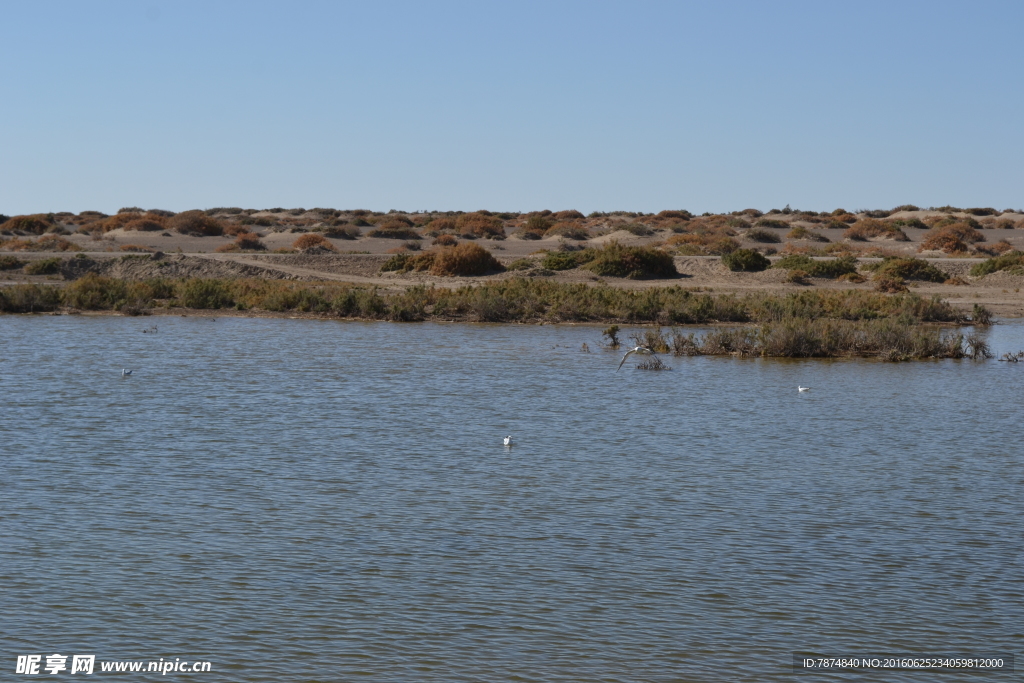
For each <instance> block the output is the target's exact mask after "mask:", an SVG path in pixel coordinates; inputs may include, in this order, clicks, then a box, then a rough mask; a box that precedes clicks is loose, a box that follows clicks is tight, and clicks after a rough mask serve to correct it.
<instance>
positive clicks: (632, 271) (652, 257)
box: [574, 242, 679, 280]
mask: <svg viewBox="0 0 1024 683" xmlns="http://www.w3.org/2000/svg"><path fill="white" fill-rule="evenodd" d="M585 251H586V250H585ZM574 253H582V252H574ZM583 267H584V268H586V269H587V270H589V271H591V272H593V273H595V274H596V275H602V276H607V277H627V278H630V279H632V280H642V279H648V278H670V277H678V276H679V271H678V270H676V266H675V263H674V262H673V260H672V256H671V255H670V254H667V253H665V252H663V251H660V250H658V249H652V248H651V247H624V246H622V245H621V244H619V243H618V242H609V243H608V244H606V245H605V246H604V247H602V248H600V249H594V250H593V258H591V259H590V260H589V261H588V262H587V263H586V264H585V265H584V266H583Z"/></svg>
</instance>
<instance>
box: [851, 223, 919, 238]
mask: <svg viewBox="0 0 1024 683" xmlns="http://www.w3.org/2000/svg"><path fill="white" fill-rule="evenodd" d="M843 237H845V238H846V239H849V240H856V241H859V242H863V241H866V240H868V239H871V238H878V237H880V238H884V239H891V240H896V241H897V242H909V241H910V238H909V237H907V235H906V233H904V232H903V231H902V230H900V229H899V228H897V227H895V226H893V225H891V224H889V223H883V222H882V221H880V220H877V219H875V218H862V219H861V220H859V221H857V222H856V223H854V224H853V225H851V226H850V227H849V228H848V229H847V230H846V232H844V233H843Z"/></svg>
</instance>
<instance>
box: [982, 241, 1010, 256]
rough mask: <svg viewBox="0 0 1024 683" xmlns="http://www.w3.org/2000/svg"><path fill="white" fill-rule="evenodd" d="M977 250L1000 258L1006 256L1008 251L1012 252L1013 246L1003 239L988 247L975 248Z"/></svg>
mask: <svg viewBox="0 0 1024 683" xmlns="http://www.w3.org/2000/svg"><path fill="white" fill-rule="evenodd" d="M975 250H976V251H978V252H980V253H982V254H988V255H989V256H999V255H1000V254H1005V253H1006V252H1008V251H1012V250H1013V245H1012V244H1010V243H1009V242H1007V241H1006V240H1005V239H1002V240H999V241H998V242H996V243H995V244H993V245H990V246H988V247H975Z"/></svg>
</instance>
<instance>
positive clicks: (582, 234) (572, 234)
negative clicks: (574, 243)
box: [544, 221, 590, 240]
mask: <svg viewBox="0 0 1024 683" xmlns="http://www.w3.org/2000/svg"><path fill="white" fill-rule="evenodd" d="M544 236H545V237H566V238H568V239H571V240H585V239H589V238H590V233H588V232H587V229H586V228H584V227H583V225H582V224H580V223H577V222H575V221H566V222H563V223H555V224H554V225H552V226H551V228H550V229H548V231H547V232H546V233H544Z"/></svg>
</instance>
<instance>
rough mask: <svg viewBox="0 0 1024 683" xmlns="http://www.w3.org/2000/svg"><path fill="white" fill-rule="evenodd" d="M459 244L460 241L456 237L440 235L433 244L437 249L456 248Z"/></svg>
mask: <svg viewBox="0 0 1024 683" xmlns="http://www.w3.org/2000/svg"><path fill="white" fill-rule="evenodd" d="M458 243H459V239H458V238H457V237H455V235H438V236H437V237H435V238H434V241H433V242H432V244H433V245H434V246H435V247H454V246H455V245H456V244H458Z"/></svg>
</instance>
